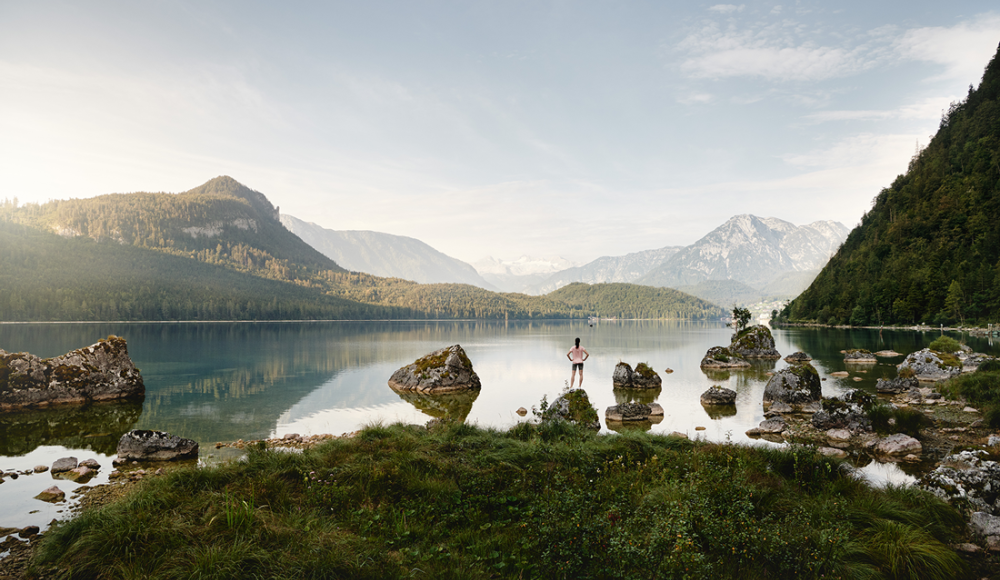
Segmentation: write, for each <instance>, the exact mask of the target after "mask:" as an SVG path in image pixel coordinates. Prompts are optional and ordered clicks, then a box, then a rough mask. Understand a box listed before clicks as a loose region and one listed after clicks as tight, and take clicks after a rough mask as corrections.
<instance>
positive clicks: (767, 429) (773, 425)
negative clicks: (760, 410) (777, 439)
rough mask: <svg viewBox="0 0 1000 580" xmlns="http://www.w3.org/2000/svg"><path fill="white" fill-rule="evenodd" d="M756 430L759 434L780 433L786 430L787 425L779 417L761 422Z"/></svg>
mask: <svg viewBox="0 0 1000 580" xmlns="http://www.w3.org/2000/svg"><path fill="white" fill-rule="evenodd" d="M758 429H760V431H761V433H781V432H782V431H784V430H785V429H788V424H786V423H785V420H784V419H782V418H781V417H775V418H773V419H764V420H763V421H761V422H760V426H759V427H758Z"/></svg>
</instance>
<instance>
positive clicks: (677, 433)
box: [670, 431, 688, 439]
mask: <svg viewBox="0 0 1000 580" xmlns="http://www.w3.org/2000/svg"><path fill="white" fill-rule="evenodd" d="M670 436H671V437H680V438H681V439H687V438H688V436H687V433H681V432H680V431H674V432H673V433H671V434H670Z"/></svg>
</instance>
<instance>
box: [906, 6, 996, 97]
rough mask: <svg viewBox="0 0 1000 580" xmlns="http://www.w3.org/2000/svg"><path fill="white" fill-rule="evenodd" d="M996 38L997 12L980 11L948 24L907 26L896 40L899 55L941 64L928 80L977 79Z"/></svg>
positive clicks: (991, 51)
mask: <svg viewBox="0 0 1000 580" xmlns="http://www.w3.org/2000/svg"><path fill="white" fill-rule="evenodd" d="M998 39H1000V15H997V14H982V15H978V16H976V17H975V18H974V19H973V20H971V21H966V22H961V23H959V24H956V25H955V26H951V27H943V26H932V27H925V28H916V29H913V30H908V31H907V32H906V33H904V34H903V35H902V37H900V38H899V39H898V40H897V41H896V43H895V46H896V50H897V51H898V52H899V54H900V56H901V57H903V58H906V59H911V60H922V61H928V62H934V63H938V64H941V65H944V72H943V73H942V74H941V75H939V76H936V77H933V78H932V79H929V80H939V79H960V80H963V81H964V80H966V79H978V78H980V76H981V75H982V74H983V67H984V65H985V64H986V62H984V60H983V56H984V55H986V57H987V58H989V57H990V56H992V55H993V54H994V53H995V52H996V50H997V40H998Z"/></svg>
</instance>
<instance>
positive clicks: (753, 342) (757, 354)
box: [729, 324, 781, 360]
mask: <svg viewBox="0 0 1000 580" xmlns="http://www.w3.org/2000/svg"><path fill="white" fill-rule="evenodd" d="M729 350H730V351H732V352H733V353H735V354H737V355H739V356H741V357H743V358H761V359H773V360H777V359H779V358H781V355H780V354H779V353H778V351H777V350H775V348H774V337H773V336H771V330H770V329H769V328H768V327H766V326H764V325H762V324H758V325H756V326H751V327H748V328H745V329H743V330H741V331H739V332H737V333H736V334H734V335H733V340H732V343H731V344H730V345H729Z"/></svg>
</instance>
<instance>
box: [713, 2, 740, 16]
mask: <svg viewBox="0 0 1000 580" xmlns="http://www.w3.org/2000/svg"><path fill="white" fill-rule="evenodd" d="M745 7H746V4H740V5H739V6H736V5H735V4H716V5H715V6H710V7H709V8H708V9H709V10H710V11H711V12H718V13H720V14H731V13H733V12H743V9H744V8H745Z"/></svg>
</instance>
